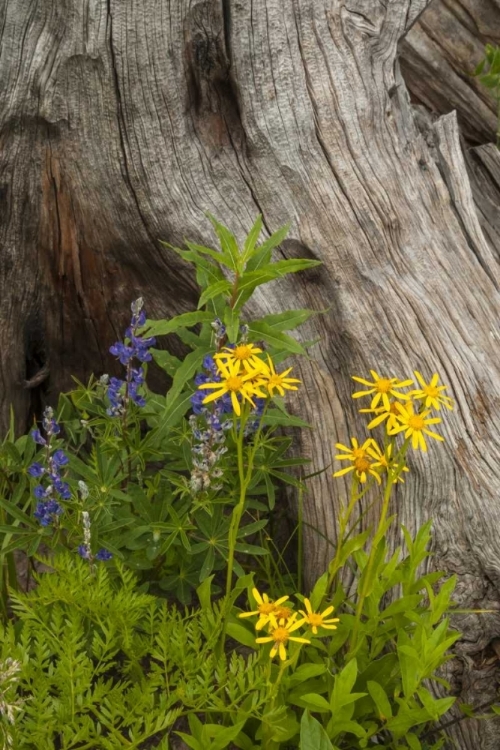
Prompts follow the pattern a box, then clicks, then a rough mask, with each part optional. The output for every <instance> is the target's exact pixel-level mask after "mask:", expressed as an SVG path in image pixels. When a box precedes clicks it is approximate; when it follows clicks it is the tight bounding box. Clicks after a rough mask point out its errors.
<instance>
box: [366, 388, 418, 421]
mask: <svg viewBox="0 0 500 750" xmlns="http://www.w3.org/2000/svg"><path fill="white" fill-rule="evenodd" d="M410 395H411V394H408V396H410ZM397 403H398V402H397V401H391V402H390V403H389V408H388V409H386V408H385V406H379V407H377V408H376V409H360V410H359V412H360V414H377V416H376V417H375V418H374V419H372V421H371V422H369V423H368V424H367V428H368V429H369V430H373V428H374V427H378V425H379V424H382V422H383V421H384V420H385V419H387V424H386V427H387V430H392V429H393V427H397V426H398V424H399V423H398V420H397V416H398V414H399V411H398V409H397V406H396V404H397Z"/></svg>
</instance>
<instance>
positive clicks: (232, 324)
mask: <svg viewBox="0 0 500 750" xmlns="http://www.w3.org/2000/svg"><path fill="white" fill-rule="evenodd" d="M224 325H225V326H226V334H227V338H228V341H229V343H230V344H234V343H236V341H237V340H238V334H239V332H240V316H239V315H238V313H237V312H236V311H235V310H233V309H232V308H231V307H226V310H225V312H224Z"/></svg>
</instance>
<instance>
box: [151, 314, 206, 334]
mask: <svg viewBox="0 0 500 750" xmlns="http://www.w3.org/2000/svg"><path fill="white" fill-rule="evenodd" d="M212 320H213V315H212V313H210V312H207V311H206V310H196V311H195V312H188V313H183V314H182V315H176V316H175V318H171V319H170V320H146V323H145V325H144V328H143V330H144V332H145V334H146V335H147V336H166V334H167V333H175V331H176V330H177V329H178V328H191V327H192V326H195V325H197V324H198V323H211V322H212Z"/></svg>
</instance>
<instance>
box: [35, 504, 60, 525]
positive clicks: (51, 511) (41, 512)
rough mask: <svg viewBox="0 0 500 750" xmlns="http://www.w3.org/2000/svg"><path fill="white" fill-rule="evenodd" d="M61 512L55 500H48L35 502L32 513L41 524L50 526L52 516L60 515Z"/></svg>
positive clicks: (52, 519)
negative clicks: (34, 508)
mask: <svg viewBox="0 0 500 750" xmlns="http://www.w3.org/2000/svg"><path fill="white" fill-rule="evenodd" d="M62 512H63V511H62V508H61V506H60V505H59V503H58V502H57V500H49V501H48V502H46V503H44V502H40V503H37V506H36V510H35V512H34V513H33V515H34V517H35V518H36V519H37V521H40V525H41V526H50V525H51V524H52V523H53V522H54V517H55V516H59V515H61V513H62Z"/></svg>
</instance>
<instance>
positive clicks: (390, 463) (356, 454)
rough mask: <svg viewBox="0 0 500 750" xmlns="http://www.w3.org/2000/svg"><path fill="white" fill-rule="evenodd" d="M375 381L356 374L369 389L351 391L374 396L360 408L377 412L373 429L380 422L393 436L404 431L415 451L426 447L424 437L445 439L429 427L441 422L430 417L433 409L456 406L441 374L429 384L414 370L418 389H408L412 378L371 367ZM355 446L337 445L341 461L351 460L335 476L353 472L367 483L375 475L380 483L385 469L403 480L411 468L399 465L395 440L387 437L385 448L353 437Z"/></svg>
mask: <svg viewBox="0 0 500 750" xmlns="http://www.w3.org/2000/svg"><path fill="white" fill-rule="evenodd" d="M370 373H371V376H372V378H373V380H371V381H370V380H365V379H364V378H359V377H357V376H353V378H352V379H353V380H355V381H356V382H357V383H361V384H362V385H364V386H367V390H362V391H357V392H356V393H353V394H352V397H353V398H356V399H357V398H362V397H364V396H370V397H371V403H370V408H369V409H360V412H362V413H368V414H374V415H375V416H374V418H373V419H372V420H371V422H370V423H369V424H368V429H369V430H372V429H373V428H375V427H378V426H379V425H384V426H385V432H386V435H387V436H388V437H389V438H393V437H394V436H395V435H398V434H400V433H404V438H405V440H409V441H411V446H412V448H413V449H414V450H417V449H421V450H423V451H426V450H427V443H426V441H425V436H428V437H431V438H433V439H434V440H440V441H443V440H444V438H443V437H442V436H441V435H438V434H437V433H436V432H433V431H432V430H431V429H429V427H430V426H432V425H435V424H439V422H441V418H440V417H436V416H429V415H431V411H432V410H433V409H434V410H436V411H439V410H440V409H441V406H444V407H445V408H446V409H450V410H451V409H453V399H451V398H450V397H449V396H445V395H444V393H443V391H445V390H446V388H447V386H445V385H438V383H439V376H438V375H437V374H434V375H433V376H432V379H431V380H430V382H429V383H426V381H425V380H424V378H423V377H422V375H421V374H420V372H418V371H417V370H415V373H414V374H415V378H416V380H417V382H418V385H419V386H420V387H419V388H416V389H415V388H414V390H410V391H408V392H406V393H405V392H403V391H401V390H400V389H401V388H406V387H408V386H415V383H414V381H413V380H411V379H408V380H399V378H394V377H393V378H389V377H380V376H379V375H378V374H377V373H376V372H375V371H374V370H370ZM351 443H352V446H351V447H348V446H345V445H343V444H342V443H336V448H337V449H338V450H340V451H342V453H340V454H338V455H336V456H335V458H336V460H338V461H349V462H350V464H351V465H350V466H348V467H347V468H343V469H340V470H339V471H336V472H335V473H334V475H333V476H334V477H339V476H342V475H343V474H347V473H348V472H350V471H353V472H354V473H355V476H356V478H357V479H358V481H359V482H361V483H362V484H364V483H365V482H366V481H367V479H368V477H370V476H371V477H373V478H374V479H375V481H376V482H378V483H379V484H380V482H381V474H382V473H383V472H390V471H395V472H396V480H395V481H401V482H402V481H403V479H402V478H401V473H402V472H403V471H408V467H407V466H403V467H399V468H398V462H397V461H395V456H394V450H393V448H394V441H393V440H390V441H387V438H386V440H385V444H386V447H385V448H384V449H381V448H380V447H379V445H378V444H377V441H376V440H374V439H373V438H368V439H367V440H365V442H364V443H363V444H362V445H360V444H359V443H358V441H357V440H356V438H351Z"/></svg>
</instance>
